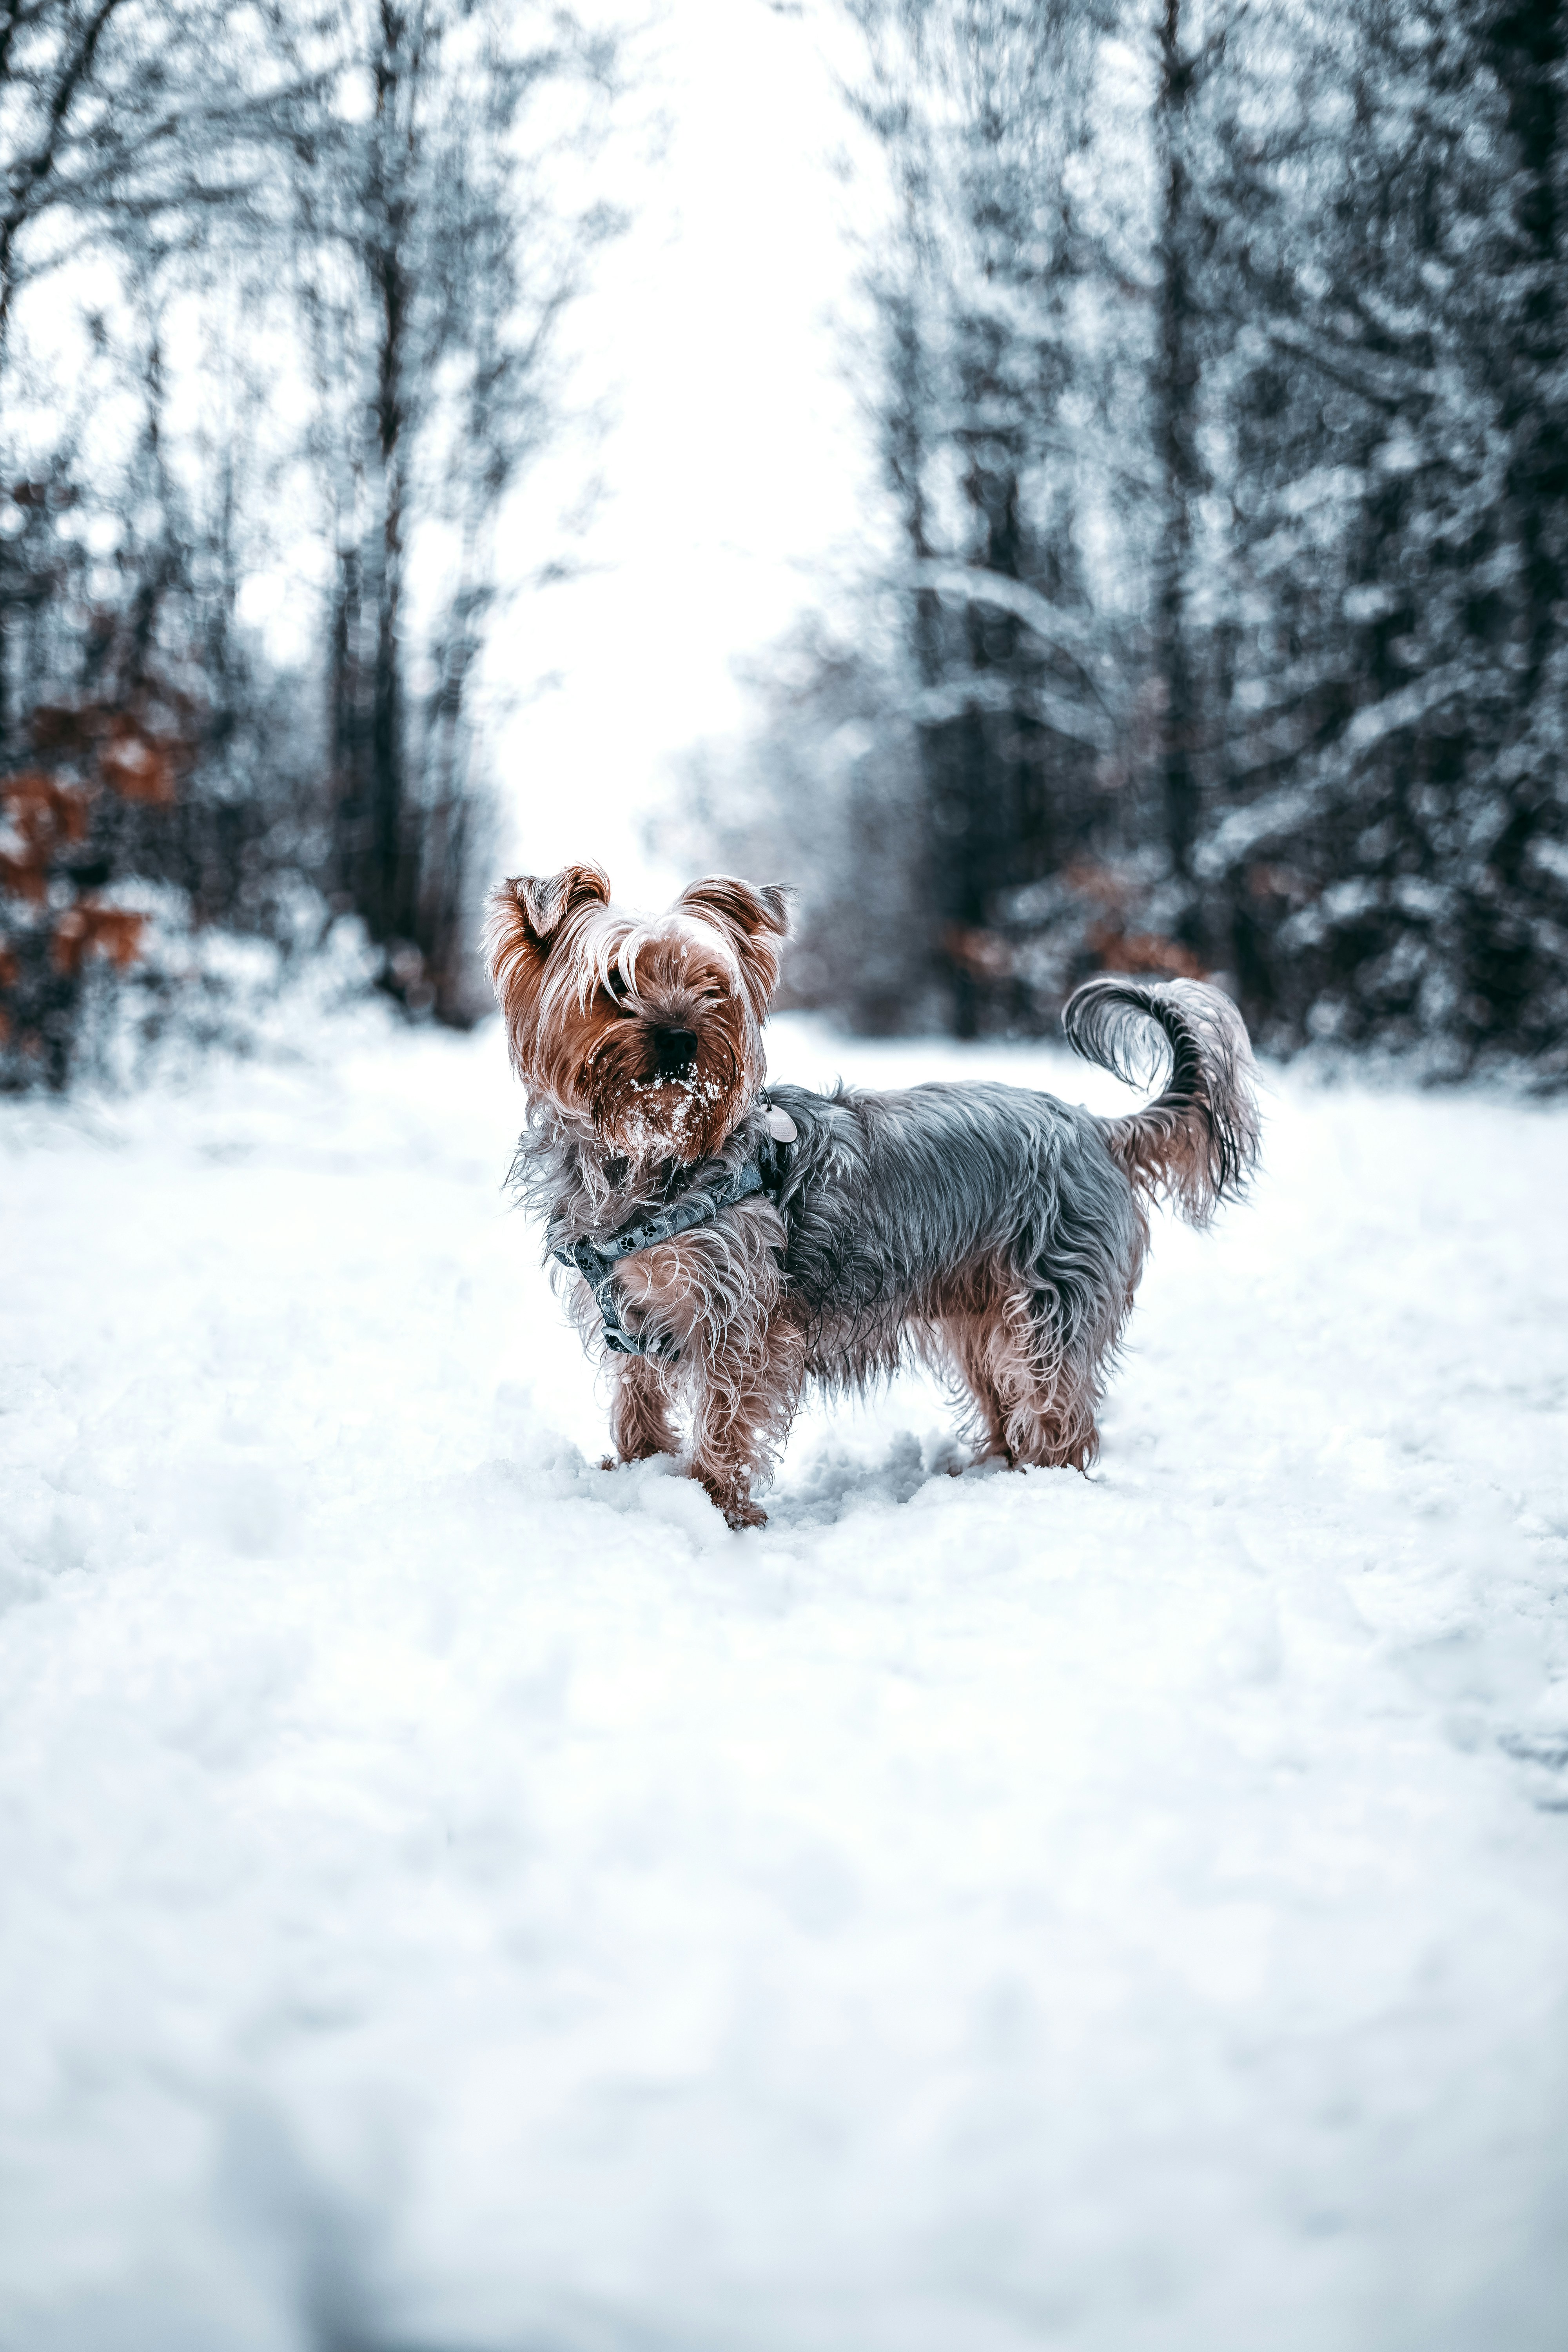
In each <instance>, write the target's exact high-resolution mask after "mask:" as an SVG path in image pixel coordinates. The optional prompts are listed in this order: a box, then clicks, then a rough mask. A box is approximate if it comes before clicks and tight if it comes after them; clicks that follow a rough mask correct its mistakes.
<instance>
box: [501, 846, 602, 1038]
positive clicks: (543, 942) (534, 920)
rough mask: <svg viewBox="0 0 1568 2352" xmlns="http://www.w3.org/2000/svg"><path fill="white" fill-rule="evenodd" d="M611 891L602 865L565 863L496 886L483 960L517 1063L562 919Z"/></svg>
mask: <svg viewBox="0 0 1568 2352" xmlns="http://www.w3.org/2000/svg"><path fill="white" fill-rule="evenodd" d="M609 897H610V880H609V877H608V875H607V874H606V873H605V870H604V868H603V866H563V867H562V869H561V871H560V873H559V874H548V875H539V874H514V875H513V876H512V877H511V879H510V881H507V882H503V883H502V884H501V886H500V888H499V889H498V890H496V891H494V892H492V894H491V897H490V903H489V916H488V918H487V919H486V923H485V961H486V964H487V965H488V967H489V975H490V986H491V987H492V988H493V989H494V990H495V992H496V1002H497V1003H498V1004H499V1005H500V1009H501V1015H502V1018H503V1019H504V1020H505V1022H506V1026H507V1035H508V1037H509V1038H510V1041H511V1058H512V1063H513V1066H515V1067H517V1068H520V1069H521V1065H522V1057H523V1053H524V1050H525V1048H526V1045H527V1042H528V1027H529V1023H530V1021H531V1018H532V1014H533V1012H534V1008H535V1006H536V1004H537V1003H538V1000H539V982H540V980H541V978H542V974H543V971H544V967H545V964H546V962H547V961H548V960H549V956H550V950H551V949H552V946H553V945H554V944H555V942H556V940H557V939H558V937H559V934H560V930H561V927H562V925H563V923H564V921H565V920H566V918H567V916H568V915H571V914H573V913H574V912H575V910H576V909H577V908H579V907H589V906H594V905H598V906H606V905H607V904H608V903H609Z"/></svg>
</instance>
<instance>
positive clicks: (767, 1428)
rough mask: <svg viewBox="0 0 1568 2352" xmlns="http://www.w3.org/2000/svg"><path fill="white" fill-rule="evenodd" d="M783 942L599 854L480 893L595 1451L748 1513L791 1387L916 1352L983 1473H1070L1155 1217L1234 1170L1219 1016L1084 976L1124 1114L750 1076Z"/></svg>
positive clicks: (992, 1089)
mask: <svg viewBox="0 0 1568 2352" xmlns="http://www.w3.org/2000/svg"><path fill="white" fill-rule="evenodd" d="M788 930H789V913H788V902H787V894H786V893H785V892H784V891H783V890H779V889H758V888H754V887H752V885H751V884H749V883H746V882H742V881H737V880H735V879H733V878H732V877H729V876H725V875H717V876H713V877H710V878H708V879H707V880H705V881H700V882H694V883H693V884H692V885H691V887H690V888H689V889H688V890H685V891H683V892H682V893H681V895H680V897H679V898H678V899H677V900H676V901H675V903H674V905H673V906H672V907H671V908H670V909H669V911H668V913H667V914H665V915H662V916H657V917H652V918H646V917H640V916H637V915H633V914H630V913H627V912H625V911H623V910H621V909H620V908H616V907H615V906H613V905H612V904H611V901H610V886H609V882H608V880H607V878H606V877H605V874H604V872H603V871H602V869H601V868H600V867H599V866H593V865H584V866H567V867H566V868H565V869H564V870H563V872H562V873H560V874H556V875H552V876H550V877H533V876H519V877H515V878H514V879H512V880H510V881H509V882H507V883H506V884H504V885H503V886H502V887H500V889H499V890H498V891H497V892H496V893H495V895H494V897H493V898H492V900H491V902H490V909H489V927H488V935H487V947H488V952H489V969H490V976H491V980H492V982H493V984H494V987H495V991H496V995H497V1000H498V1002H499V1003H500V1009H501V1013H502V1015H503V1017H504V1020H505V1023H506V1028H507V1034H508V1038H509V1041H510V1052H511V1061H512V1066H513V1068H514V1070H515V1071H516V1073H517V1075H518V1076H519V1077H520V1078H521V1081H522V1083H523V1085H524V1087H526V1089H527V1093H528V1108H527V1124H526V1126H525V1129H524V1131H523V1134H522V1138H521V1142H520V1144H519V1147H518V1153H517V1158H516V1160H515V1162H514V1165H513V1181H514V1184H515V1186H516V1189H517V1190H518V1192H519V1193H520V1195H521V1198H522V1200H523V1201H524V1202H525V1203H526V1204H527V1205H529V1206H530V1207H531V1208H532V1209H533V1210H534V1211H535V1213H543V1215H544V1216H545V1217H546V1218H547V1220H548V1242H547V1247H548V1251H549V1255H550V1256H551V1258H552V1261H553V1267H554V1272H555V1275H556V1276H557V1278H558V1280H560V1281H561V1282H562V1283H563V1286H564V1288H565V1290H566V1294H567V1298H568V1303H569V1306H570V1308H571V1311H572V1313H573V1315H574V1318H575V1320H576V1322H577V1324H578V1327H579V1328H580V1330H581V1331H582V1334H583V1338H584V1344H585V1345H586V1346H588V1347H589V1348H590V1349H595V1348H597V1349H602V1350H603V1351H604V1353H605V1355H606V1356H608V1357H609V1358H611V1359H612V1360H613V1363H614V1373H615V1390H614V1401H613V1404H612V1408H611V1432H612V1435H613V1437H614V1441H615V1446H616V1454H615V1456H613V1457H606V1461H605V1467H606V1468H610V1467H613V1466H614V1464H615V1461H616V1460H617V1459H618V1460H619V1461H620V1462H641V1461H646V1460H647V1459H649V1458H650V1457H651V1456H653V1455H654V1454H671V1455H679V1454H682V1452H683V1451H684V1454H685V1461H686V1465H687V1468H688V1471H689V1475H691V1476H692V1477H694V1478H696V1479H698V1480H699V1481H700V1483H701V1485H702V1486H704V1487H705V1488H706V1489H707V1491H708V1493H709V1495H710V1496H711V1497H712V1499H713V1501H714V1502H715V1503H716V1504H717V1505H718V1507H719V1508H720V1510H721V1511H722V1513H723V1514H724V1517H725V1518H726V1519H727V1520H728V1521H729V1523H730V1525H731V1527H732V1528H751V1527H761V1526H763V1524H764V1523H765V1514H764V1513H763V1510H762V1508H761V1507H760V1506H759V1504H758V1502H757V1500H756V1493H755V1490H756V1488H757V1487H758V1486H760V1485H762V1484H763V1482H764V1481H765V1479H766V1477H767V1475H768V1474H769V1473H770V1472H771V1470H772V1467H773V1463H774V1461H775V1459H776V1457H777V1454H778V1453H779V1450H780V1448H781V1447H782V1445H783V1444H784V1439H785V1437H786V1435H787V1434H788V1432H789V1427H790V1423H791V1422H792V1420H793V1419H794V1416H795V1410H796V1407H797V1405H798V1403H799V1402H800V1398H801V1394H802V1391H803V1390H804V1388H805V1383H806V1381H808V1380H810V1381H818V1382H820V1383H821V1384H822V1385H823V1386H824V1387H826V1389H827V1390H828V1391H837V1392H847V1391H859V1390H862V1389H864V1388H865V1387H866V1386H867V1385H868V1383H869V1382H871V1381H874V1380H876V1379H877V1378H878V1377H879V1375H881V1374H884V1373H889V1372H891V1371H893V1370H895V1369H896V1368H897V1367H898V1366H899V1365H900V1364H901V1363H905V1362H907V1361H910V1360H920V1361H922V1362H924V1363H926V1364H928V1365H931V1366H934V1367H936V1368H938V1369H939V1370H942V1371H943V1372H944V1373H945V1374H946V1375H947V1376H948V1377H949V1379H950V1380H951V1381H952V1384H953V1386H954V1388H955V1390H956V1391H957V1392H958V1393H959V1395H960V1396H961V1397H963V1396H966V1397H967V1401H968V1407H969V1421H970V1423H971V1428H970V1434H971V1436H972V1438H973V1442H974V1444H975V1453H976V1457H977V1458H978V1459H980V1460H983V1461H987V1460H988V1461H999V1462H1003V1463H1005V1464H1007V1465H1009V1466H1010V1467H1013V1468H1022V1467H1024V1466H1026V1465H1051V1466H1054V1467H1058V1468H1070V1469H1075V1470H1080V1471H1081V1470H1087V1469H1088V1468H1089V1465H1090V1464H1091V1463H1092V1462H1093V1461H1094V1459H1095V1457H1096V1455H1097V1454H1098V1452H1099V1446H1100V1437H1099V1431H1098V1429H1097V1427H1096V1414H1097V1412H1098V1409H1099V1406H1100V1400H1101V1398H1102V1395H1103V1392H1104V1387H1105V1381H1106V1376H1107V1372H1108V1370H1109V1368H1110V1364H1111V1362H1112V1360H1113V1359H1114V1355H1115V1350H1116V1347H1117V1342H1118V1340H1119V1339H1120V1336H1121V1330H1122V1327H1123V1325H1124V1324H1125V1322H1126V1319H1127V1315H1128V1311H1129V1309H1130V1307H1131V1303H1132V1297H1133V1293H1134V1291H1135V1290H1136V1289H1137V1286H1138V1280H1139V1276H1140V1275H1141V1273H1142V1266H1143V1258H1144V1254H1145V1252H1146V1250H1147V1248H1148V1244H1149V1210H1150V1206H1151V1204H1152V1202H1155V1201H1156V1200H1159V1199H1161V1198H1165V1199H1168V1200H1170V1201H1171V1202H1173V1204H1174V1205H1175V1207H1176V1208H1177V1209H1178V1210H1179V1211H1180V1212H1181V1213H1183V1214H1184V1216H1185V1217H1186V1218H1187V1220H1188V1221H1189V1222H1190V1223H1194V1224H1197V1225H1202V1224H1205V1223H1207V1222H1208V1220H1209V1218H1210V1217H1211V1216H1212V1215H1213V1213H1214V1211H1215V1208H1216V1206H1217V1205H1218V1204H1219V1202H1222V1201H1224V1200H1226V1199H1229V1198H1231V1197H1233V1196H1234V1195H1236V1194H1237V1193H1238V1192H1241V1191H1242V1189H1243V1188H1244V1186H1245V1184H1246V1181H1247V1177H1248V1175H1249V1173H1250V1172H1251V1171H1252V1168H1253V1166H1254V1163H1255V1160H1256V1157H1257V1151H1258V1111H1257V1104H1256V1097H1255V1094H1254V1088H1253V1077H1254V1072H1253V1066H1252V1057H1251V1054H1250V1052H1249V1050H1248V1046H1247V1033H1246V1030H1245V1028H1244V1027H1243V1025H1242V1023H1241V1019H1240V1016H1239V1015H1238V1014H1237V1012H1236V1010H1235V1008H1234V1007H1233V1006H1232V1005H1231V1003H1230V1002H1229V1000H1228V999H1227V998H1226V997H1225V996H1223V995H1222V994H1221V993H1220V992H1219V991H1218V990H1217V989H1215V988H1212V987H1209V986H1206V985H1205V984H1204V983H1202V982H1196V981H1191V980H1177V981H1171V982H1139V981H1133V980H1122V979H1113V978H1110V977H1105V978H1097V979H1093V980H1090V981H1088V982H1085V983H1084V985H1083V986H1082V987H1080V988H1079V990H1078V991H1077V992H1076V993H1075V994H1074V996H1073V997H1072V999H1071V1001H1070V1002H1069V1003H1068V1007H1067V1010H1066V1013H1064V1015H1063V1020H1064V1025H1065V1027H1066V1030H1067V1034H1068V1038H1069V1039H1070V1041H1071V1043H1072V1045H1074V1047H1075V1048H1076V1049H1077V1051H1078V1052H1079V1054H1081V1055H1084V1056H1085V1058H1086V1059H1088V1060H1089V1061H1091V1062H1095V1063H1098V1064H1099V1065H1100V1066H1101V1067H1103V1068H1107V1069H1110V1070H1113V1071H1115V1072H1116V1073H1117V1075H1118V1076H1121V1077H1123V1078H1126V1079H1127V1080H1128V1081H1129V1082H1130V1083H1136V1080H1137V1076H1138V1070H1139V1048H1140V1045H1141V1043H1142V1045H1145V1046H1147V1045H1154V1046H1156V1047H1157V1045H1158V1043H1159V1040H1160V1038H1161V1036H1162V1034H1163V1045H1164V1046H1165V1047H1166V1048H1167V1049H1168V1054H1169V1061H1170V1071H1169V1076H1168V1079H1167V1082H1166V1084H1165V1087H1164V1090H1163V1093H1162V1094H1161V1095H1160V1096H1159V1097H1158V1099H1157V1100H1156V1101H1154V1102H1152V1103H1150V1104H1149V1106H1148V1107H1147V1108H1145V1109H1143V1110H1140V1111H1135V1112H1133V1113H1131V1115H1130V1116H1128V1117H1126V1118H1098V1117H1096V1116H1095V1115H1094V1114H1093V1113H1092V1112H1090V1111H1087V1110H1083V1109H1079V1108H1073V1107H1072V1106H1071V1105H1069V1104H1067V1103H1062V1102H1058V1101H1057V1100H1056V1099H1055V1098H1054V1097H1052V1096H1050V1095H1046V1094H1037V1093H1033V1092H1029V1091H1027V1090H1026V1089H1024V1088H1022V1087H1008V1086H1000V1085H996V1084H994V1083H992V1082H989V1081H986V1082H983V1083H970V1084H935V1085H930V1086H919V1087H907V1088H904V1089H901V1090H900V1091H898V1092H896V1093H889V1094H874V1093H868V1092H867V1091H865V1090H864V1089H862V1088H859V1087H844V1086H842V1085H841V1086H839V1087H837V1088H836V1089H835V1091H834V1092H833V1093H832V1094H826V1095H824V1094H815V1093H812V1092H809V1091H808V1090H807V1089H806V1088H805V1087H793V1086H774V1087H769V1085H768V1084H767V1063H766V1058H765V1055H764V1052H763V1021H764V1020H765V1018H766V1015H767V1012H768V1008H769V1005H770V1003H772V1000H773V992H774V990H775V989H776V987H777V985H778V979H779V967H780V958H781V955H782V951H783V949H784V940H785V939H786V937H787V935H788ZM682 1422H684V1423H685V1424H686V1435H685V1439H684V1444H683V1439H682V1435H681V1429H680V1423H682Z"/></svg>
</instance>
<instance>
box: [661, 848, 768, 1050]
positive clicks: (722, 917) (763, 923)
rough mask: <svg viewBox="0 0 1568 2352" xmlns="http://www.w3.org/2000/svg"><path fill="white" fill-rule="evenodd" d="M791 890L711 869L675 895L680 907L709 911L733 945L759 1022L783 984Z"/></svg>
mask: <svg viewBox="0 0 1568 2352" xmlns="http://www.w3.org/2000/svg"><path fill="white" fill-rule="evenodd" d="M791 896H792V893H791V892H789V891H788V890H782V889H779V888H777V887H773V886H771V885H770V886H769V887H767V888H765V889H761V890H759V889H755V888H753V887H752V884H751V883H750V882H738V881H737V880H736V879H735V877H734V876H733V875H731V874H710V875H709V876H708V877H707V879H706V880H705V881H701V882H693V883H692V885H691V887H690V888H689V890H683V891H682V892H681V894H680V896H679V898H678V899H677V900H676V902H675V904H676V909H677V911H678V912H688V913H690V914H693V915H702V916H705V917H706V918H707V919H708V921H709V922H710V923H717V924H718V926H719V928H720V929H721V931H723V932H725V933H726V934H727V936H728V937H729V938H730V939H731V940H732V942H733V944H734V949H735V953H736V955H737V956H738V957H739V958H740V963H741V975H742V979H743V980H744V982H745V983H746V993H747V995H748V996H749V997H750V998H751V1000H752V1011H753V1012H754V1013H755V1014H756V1016H757V1018H758V1020H759V1021H760V1020H761V1019H762V1017H763V1013H766V1011H767V1009H768V1006H769V1005H770V1004H771V1003H772V1002H773V991H774V989H775V988H776V987H777V986H778V984H779V965H780V961H781V960H782V958H783V955H784V941H785V940H787V939H788V937H789V902H790V898H791Z"/></svg>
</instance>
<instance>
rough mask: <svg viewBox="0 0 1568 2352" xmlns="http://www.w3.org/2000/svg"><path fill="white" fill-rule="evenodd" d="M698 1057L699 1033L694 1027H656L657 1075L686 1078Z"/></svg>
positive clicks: (654, 1052)
mask: <svg viewBox="0 0 1568 2352" xmlns="http://www.w3.org/2000/svg"><path fill="white" fill-rule="evenodd" d="M696 1059H697V1033H696V1031H695V1030H694V1029H656V1030H655V1031H654V1033H653V1062H654V1071H655V1075H656V1076H658V1077H661V1078H684V1077H686V1076H689V1073H690V1069H691V1066H692V1064H693V1062H695V1061H696Z"/></svg>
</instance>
